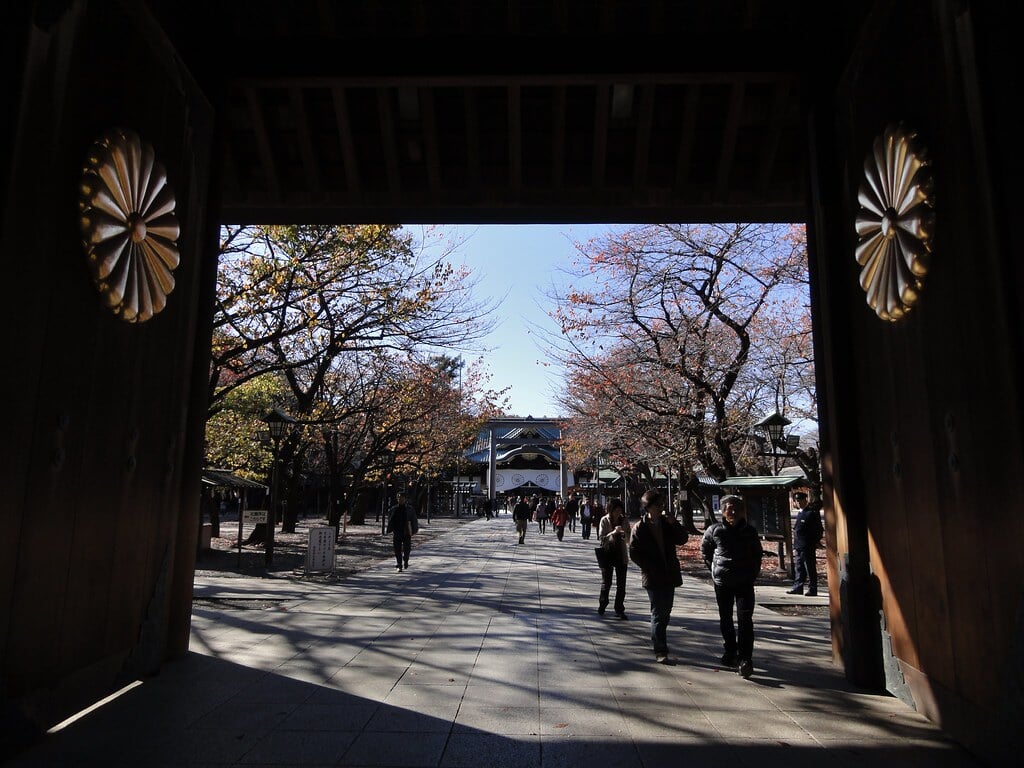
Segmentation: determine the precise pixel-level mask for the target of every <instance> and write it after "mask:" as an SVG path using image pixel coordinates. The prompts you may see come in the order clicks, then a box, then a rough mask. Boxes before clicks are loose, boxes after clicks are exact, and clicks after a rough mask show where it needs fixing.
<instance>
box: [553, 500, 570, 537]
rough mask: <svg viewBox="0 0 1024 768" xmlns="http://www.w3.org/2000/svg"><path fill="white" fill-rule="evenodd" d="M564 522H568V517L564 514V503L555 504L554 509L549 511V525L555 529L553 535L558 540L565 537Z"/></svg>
mask: <svg viewBox="0 0 1024 768" xmlns="http://www.w3.org/2000/svg"><path fill="white" fill-rule="evenodd" d="M566 522H568V518H567V517H566V514H565V505H564V504H557V505H556V506H555V510H554V511H553V512H552V513H551V527H552V528H554V529H555V535H556V536H557V537H558V540H559V541H561V540H562V539H563V538H564V537H565V524H566Z"/></svg>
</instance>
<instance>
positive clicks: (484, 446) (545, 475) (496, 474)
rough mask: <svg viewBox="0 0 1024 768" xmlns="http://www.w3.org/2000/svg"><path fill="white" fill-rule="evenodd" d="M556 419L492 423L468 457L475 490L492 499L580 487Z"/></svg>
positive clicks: (469, 478) (530, 418)
mask: <svg viewBox="0 0 1024 768" xmlns="http://www.w3.org/2000/svg"><path fill="white" fill-rule="evenodd" d="M561 434H562V432H561V428H560V427H559V424H558V421H557V420H555V419H535V418H533V417H532V416H527V417H525V418H498V419H491V420H490V421H489V422H487V424H486V425H485V426H484V427H483V429H481V430H480V433H479V434H478V435H477V439H476V441H475V442H474V443H473V445H472V446H471V447H470V448H469V450H467V451H466V453H465V454H464V456H465V459H466V461H468V462H470V464H471V466H470V467H469V471H468V475H469V477H460V478H459V479H460V480H463V481H465V482H469V483H472V485H473V491H474V492H477V493H480V494H482V495H484V496H486V497H487V498H489V499H494V498H500V497H507V496H515V495H519V494H527V495H533V494H535V493H536V494H541V495H548V496H552V495H554V494H561V495H562V496H565V495H566V491H567V489H569V488H572V487H573V486H574V485H575V478H574V477H573V473H572V472H570V471H568V470H567V469H566V466H565V461H564V459H563V457H562V451H561V449H560V448H559V446H558V440H559V438H560V437H561Z"/></svg>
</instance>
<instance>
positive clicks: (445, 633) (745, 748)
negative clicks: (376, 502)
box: [12, 517, 980, 768]
mask: <svg viewBox="0 0 1024 768" xmlns="http://www.w3.org/2000/svg"><path fill="white" fill-rule="evenodd" d="M515 542H516V534H515V531H514V529H513V526H512V522H511V520H510V519H509V518H508V517H501V518H499V519H497V520H492V521H488V520H484V519H478V520H474V521H471V522H468V523H466V524H464V525H461V526H459V527H457V528H455V529H453V530H452V531H451V532H449V533H447V534H445V535H444V536H441V537H439V538H436V539H434V540H432V541H429V542H426V543H424V544H423V545H422V546H419V547H417V548H416V549H414V550H413V557H412V562H411V568H410V569H409V570H408V571H405V572H403V573H397V572H396V571H395V569H394V567H393V565H391V564H390V563H380V564H378V565H376V566H374V567H372V568H370V569H368V570H366V571H363V572H361V573H359V574H356V575H354V576H351V577H349V578H347V579H345V580H344V581H341V582H338V583H334V584H317V583H315V582H313V581H309V580H307V581H301V580H290V579H239V578H223V577H220V578H218V577H203V578H197V582H196V597H197V598H198V599H197V603H196V607H195V610H194V617H193V631H192V646H191V647H192V650H191V652H190V653H189V654H188V656H187V657H186V658H184V659H182V660H179V661H175V662H171V663H169V664H167V665H166V666H165V668H164V670H163V672H162V673H161V674H160V675H159V676H157V677H156V678H154V679H151V680H147V681H145V682H143V683H142V684H139V685H137V686H136V687H134V688H132V689H131V690H128V691H126V692H125V693H123V694H122V695H121V696H119V697H118V698H116V699H114V700H112V701H111V702H109V703H108V704H106V705H105V706H103V707H101V708H98V709H97V710H96V711H94V712H92V713H91V714H88V715H86V716H84V717H82V718H81V719H79V720H77V721H75V722H73V723H71V724H70V725H68V726H66V727H64V728H63V729H62V730H60V731H59V732H57V733H55V734H54V735H52V736H50V737H48V739H47V740H46V741H45V742H43V743H42V744H40V745H38V746H36V747H34V748H33V749H32V750H30V751H29V752H27V753H25V754H23V755H22V756H20V757H19V758H17V759H16V760H15V761H14V762H13V763H12V765H14V766H18V767H19V768H36V767H38V766H61V767H62V768H63V767H69V768H75V767H78V766H101V765H102V766H126V767H127V766H131V767H132V768H137V767H138V766H175V767H178V766H196V767H198V766H210V767H212V766H285V765H288V766H294V765H302V766H364V767H366V768H370V767H372V766H471V767H473V768H476V767H478V766H479V767H480V768H500V767H501V766H509V767H510V768H513V767H514V768H529V767H530V766H543V768H552V767H554V766H586V767H587V768H590V767H591V766H594V767H597V768H661V766H665V767H666V768H668V767H669V766H671V768H678V767H679V766H685V767H686V768H701V767H702V766H709V767H711V766H714V767H715V768H720V767H721V766H730V768H731V767H733V766H737V767H738V766H744V767H747V768H773V767H774V766H785V768H800V767H801V766H809V767H811V766H813V768H827V767H830V766H836V767H841V766H851V767H852V766H858V767H860V766H865V765H867V766H870V767H871V768H890V766H921V767H922V768H924V767H925V766H927V768H935V767H936V766H977V765H980V763H978V762H975V761H974V760H973V759H972V758H971V757H970V755H968V754H967V753H965V752H964V751H962V750H961V749H960V748H959V747H957V746H956V745H955V744H953V743H952V742H951V741H950V740H949V739H948V738H946V737H945V736H944V735H943V734H942V733H941V732H940V731H938V730H937V729H936V728H935V727H934V726H932V725H930V724H929V723H928V721H926V720H925V719H924V718H922V717H921V716H919V715H917V714H916V713H915V712H913V711H912V710H911V709H908V708H907V707H906V706H905V705H904V704H902V703H901V702H900V701H898V700H896V699H894V698H892V697H889V696H881V695H876V694H869V693H865V692H859V691H857V690H854V689H852V688H851V687H850V686H849V685H848V684H847V683H846V682H845V680H844V678H843V676H842V674H841V672H840V671H839V669H838V668H837V667H836V666H835V665H834V664H833V663H832V661H831V651H830V646H829V640H828V632H829V630H828V619H827V617H826V616H787V615H781V614H779V613H777V612H775V611H773V610H770V609H769V608H767V607H765V604H767V603H771V602H772V601H773V600H774V601H776V602H780V603H792V602H793V601H794V600H803V601H805V602H806V601H811V600H817V601H820V602H821V603H822V604H824V603H825V601H826V598H792V597H789V596H786V595H785V594H784V587H777V588H775V587H771V588H759V592H758V601H759V605H758V608H757V610H756V612H755V631H756V633H757V640H756V648H755V672H754V676H753V677H752V678H751V679H749V680H744V679H742V678H740V677H739V676H738V675H736V674H735V673H734V672H732V671H729V670H724V669H722V668H721V667H720V666H719V665H718V664H717V663H716V662H717V658H718V656H719V655H720V654H721V641H720V638H719V635H718V627H717V613H716V611H715V607H714V599H713V593H712V591H711V587H710V585H709V583H707V582H704V581H697V580H693V579H687V580H686V582H685V584H684V585H683V587H682V589H681V590H680V591H679V592H678V593H677V598H676V610H675V616H674V617H673V623H672V625H671V626H670V628H669V642H670V645H671V646H672V652H673V654H674V655H675V656H676V657H677V659H678V663H677V664H676V665H675V666H664V665H660V664H656V663H655V662H654V658H653V654H652V652H651V650H650V640H649V623H648V621H647V617H646V615H645V613H646V609H647V605H646V593H645V592H644V591H643V589H642V588H641V587H640V579H639V573H638V571H637V570H636V569H635V568H633V567H631V568H630V571H629V577H628V579H629V580H628V597H627V603H626V609H627V612H628V614H629V616H630V619H631V620H630V621H628V622H622V621H617V620H615V619H614V618H610V617H606V618H601V617H599V616H598V615H597V613H596V606H597V591H598V582H597V579H598V577H597V573H598V572H597V569H596V564H595V561H594V554H593V543H594V542H593V540H591V541H584V540H582V539H581V538H580V537H579V535H578V534H576V535H573V536H571V537H570V536H569V534H568V533H567V535H566V540H565V541H563V542H559V541H558V540H557V539H556V538H555V536H554V534H552V533H548V534H546V535H540V534H539V533H538V532H537V529H536V527H534V526H531V528H530V531H529V533H528V535H527V540H526V544H525V545H523V546H518V545H516V543H515ZM221 606H231V607H221ZM247 606H248V607H247ZM267 606H271V607H269V608H268V607H267Z"/></svg>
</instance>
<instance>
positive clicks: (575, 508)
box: [565, 491, 580, 533]
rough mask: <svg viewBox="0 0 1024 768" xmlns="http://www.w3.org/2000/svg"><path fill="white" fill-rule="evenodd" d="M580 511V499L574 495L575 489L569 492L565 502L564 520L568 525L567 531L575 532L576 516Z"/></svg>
mask: <svg viewBox="0 0 1024 768" xmlns="http://www.w3.org/2000/svg"><path fill="white" fill-rule="evenodd" d="M579 512H580V499H579V496H577V495H576V491H573V492H572V493H570V494H569V499H568V500H567V501H566V502H565V520H566V523H567V525H568V526H569V533H576V517H577V516H578V515H579Z"/></svg>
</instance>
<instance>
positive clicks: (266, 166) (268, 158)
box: [245, 88, 281, 203]
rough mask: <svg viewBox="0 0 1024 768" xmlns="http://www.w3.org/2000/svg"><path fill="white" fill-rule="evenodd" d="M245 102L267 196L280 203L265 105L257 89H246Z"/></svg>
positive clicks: (278, 183)
mask: <svg viewBox="0 0 1024 768" xmlns="http://www.w3.org/2000/svg"><path fill="white" fill-rule="evenodd" d="M245 101H246V104H248V106H249V121H250V124H251V126H252V130H253V131H254V132H255V134H256V148H257V151H258V152H259V156H260V165H262V166H263V177H264V182H265V183H266V190H267V196H268V197H269V198H270V200H271V201H272V202H275V203H276V202H280V200H281V183H280V180H279V179H278V176H277V166H276V164H275V163H274V153H273V151H272V149H271V147H270V134H269V133H268V132H267V122H266V119H265V117H264V115H263V103H262V101H261V100H260V97H259V94H258V93H257V92H256V89H255V88H246V89H245Z"/></svg>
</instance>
